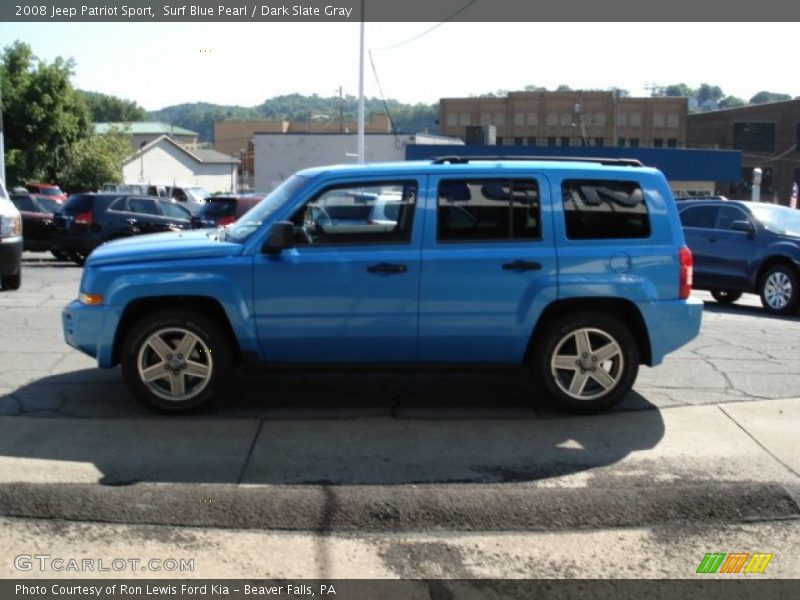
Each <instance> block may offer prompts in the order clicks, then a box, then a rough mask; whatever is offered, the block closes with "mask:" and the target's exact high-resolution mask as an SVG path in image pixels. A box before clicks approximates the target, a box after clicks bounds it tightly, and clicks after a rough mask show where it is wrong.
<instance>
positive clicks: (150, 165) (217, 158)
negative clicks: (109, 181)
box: [122, 135, 239, 193]
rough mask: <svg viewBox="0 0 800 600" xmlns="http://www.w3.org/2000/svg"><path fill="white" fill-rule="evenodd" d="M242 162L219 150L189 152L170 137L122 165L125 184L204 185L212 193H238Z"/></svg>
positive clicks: (163, 138) (143, 148) (130, 157)
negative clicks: (237, 174) (239, 166)
mask: <svg viewBox="0 0 800 600" xmlns="http://www.w3.org/2000/svg"><path fill="white" fill-rule="evenodd" d="M238 164H239V160H238V159H236V158H233V157H232V156H228V155H227V154H223V153H222V152H217V151H216V150H201V149H195V148H193V149H191V150H189V149H187V148H185V147H184V146H182V145H181V144H178V143H177V142H175V141H174V140H172V139H171V138H169V137H168V136H166V135H162V136H160V137H159V138H157V139H155V140H153V141H152V142H150V143H148V144H146V145H144V146H142V148H141V149H139V150H138V151H136V152H134V153H133V154H131V155H130V156H129V157H128V158H127V159H125V161H124V162H123V163H122V176H123V179H124V181H131V182H132V181H141V182H146V183H150V184H162V185H167V186H169V185H190V184H191V185H200V186H202V187H204V188H205V189H207V190H208V191H209V192H211V193H214V192H236V179H237V177H236V168H237V165H238Z"/></svg>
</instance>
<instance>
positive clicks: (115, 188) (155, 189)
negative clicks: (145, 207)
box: [100, 182, 168, 198]
mask: <svg viewBox="0 0 800 600" xmlns="http://www.w3.org/2000/svg"><path fill="white" fill-rule="evenodd" d="M100 192H101V193H103V194H114V193H117V194H131V195H135V196H158V197H160V198H167V197H168V194H167V188H166V186H163V185H154V184H150V183H141V182H128V183H104V184H103V186H102V188H101V189H100Z"/></svg>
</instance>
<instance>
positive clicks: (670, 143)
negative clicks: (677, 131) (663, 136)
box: [667, 138, 678, 148]
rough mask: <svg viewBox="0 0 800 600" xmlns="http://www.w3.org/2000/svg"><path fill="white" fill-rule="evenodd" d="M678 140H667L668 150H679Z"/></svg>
mask: <svg viewBox="0 0 800 600" xmlns="http://www.w3.org/2000/svg"><path fill="white" fill-rule="evenodd" d="M677 147H678V140H676V139H675V138H667V148H677Z"/></svg>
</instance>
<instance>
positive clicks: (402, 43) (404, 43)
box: [370, 0, 478, 52]
mask: <svg viewBox="0 0 800 600" xmlns="http://www.w3.org/2000/svg"><path fill="white" fill-rule="evenodd" d="M477 1H478V0H470V1H469V2H467V3H466V4H465V5H464V6H462V7H461V8H459V9H458V10H457V11H455V12H454V13H453V14H451V15H450V16H449V17H447V18H446V19H444V20H443V21H440V22H438V23H437V24H436V25H434V26H433V27H431V28H429V29H426V30H425V31H423V32H422V33H419V34H417V35H415V36H414V37H412V38H409V39H407V40H406V41H404V42H400V43H399V44H393V45H392V46H384V47H382V48H372V49H371V50H370V52H372V50H376V51H379V50H394V49H395V48H399V47H400V46H405V45H406V44H410V43H411V42H414V41H416V40H418V39H419V38H421V37H423V36H426V35H428V34H429V33H430V32H431V31H433V30H434V29H438V28H439V27H441V26H442V25H444V24H445V23H447V22H448V21H452V20H453V19H455V18H456V17H457V16H458V15H460V14H461V13H462V12H464V11H465V10H467V9H468V8H469V7H470V6H472V5H473V4H475V3H476V2H477Z"/></svg>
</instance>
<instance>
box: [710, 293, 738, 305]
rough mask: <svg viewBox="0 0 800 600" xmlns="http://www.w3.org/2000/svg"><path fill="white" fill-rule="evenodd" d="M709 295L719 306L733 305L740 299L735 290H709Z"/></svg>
mask: <svg viewBox="0 0 800 600" xmlns="http://www.w3.org/2000/svg"><path fill="white" fill-rule="evenodd" d="M711 295H712V296H713V298H714V300H716V301H717V302H718V303H719V304H733V303H734V302H736V301H737V300H738V299H739V298H741V297H742V292H737V291H736V290H711Z"/></svg>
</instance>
